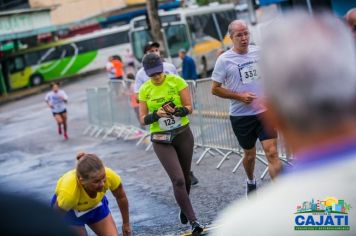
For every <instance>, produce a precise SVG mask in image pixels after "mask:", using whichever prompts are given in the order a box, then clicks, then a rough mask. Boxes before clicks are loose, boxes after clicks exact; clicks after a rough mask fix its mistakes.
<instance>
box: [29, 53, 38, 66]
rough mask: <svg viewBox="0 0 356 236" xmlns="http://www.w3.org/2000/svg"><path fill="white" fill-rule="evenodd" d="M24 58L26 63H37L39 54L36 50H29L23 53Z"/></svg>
mask: <svg viewBox="0 0 356 236" xmlns="http://www.w3.org/2000/svg"><path fill="white" fill-rule="evenodd" d="M25 59H26V62H27V64H28V65H30V66H32V65H37V64H38V63H39V60H40V55H39V54H38V52H30V53H27V54H25Z"/></svg>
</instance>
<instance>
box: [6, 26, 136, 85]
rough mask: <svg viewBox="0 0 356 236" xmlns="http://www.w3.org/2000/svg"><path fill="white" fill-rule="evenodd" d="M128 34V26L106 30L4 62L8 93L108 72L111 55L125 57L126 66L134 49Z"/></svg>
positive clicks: (36, 49) (45, 46)
mask: <svg viewBox="0 0 356 236" xmlns="http://www.w3.org/2000/svg"><path fill="white" fill-rule="evenodd" d="M128 31H129V26H128V25H124V26H119V27H114V28H110V29H103V30H99V31H95V32H92V33H89V34H85V35H79V36H75V37H73V38H68V39H64V40H59V41H56V42H53V43H49V44H46V45H41V46H38V47H34V48H30V49H25V50H21V51H18V52H16V53H13V54H10V55H8V56H6V57H5V58H1V59H0V60H1V61H0V63H1V66H0V68H2V72H3V73H2V74H3V77H4V80H5V84H6V87H7V90H9V91H12V90H16V89H19V88H24V87H31V86H36V85H40V84H42V83H44V82H47V81H52V80H55V79H59V78H63V77H70V76H73V75H76V74H81V73H86V72H89V71H93V70H98V69H101V68H105V64H106V62H107V59H108V57H109V56H111V55H119V56H121V57H122V58H123V61H124V63H125V58H124V55H125V53H126V51H127V50H129V49H130V43H129V37H128Z"/></svg>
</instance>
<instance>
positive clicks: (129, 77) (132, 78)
mask: <svg viewBox="0 0 356 236" xmlns="http://www.w3.org/2000/svg"><path fill="white" fill-rule="evenodd" d="M126 78H127V80H128V81H129V85H128V86H129V91H128V95H129V96H130V106H131V107H132V108H133V109H134V111H135V115H136V118H137V121H138V122H139V124H140V128H141V129H143V130H144V129H145V126H144V125H142V124H141V122H140V115H139V101H138V98H137V95H136V93H135V91H134V88H135V75H134V74H132V73H128V74H127V75H126ZM138 134H141V132H138Z"/></svg>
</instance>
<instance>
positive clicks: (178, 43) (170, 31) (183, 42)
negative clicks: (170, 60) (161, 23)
mask: <svg viewBox="0 0 356 236" xmlns="http://www.w3.org/2000/svg"><path fill="white" fill-rule="evenodd" d="M165 34H166V38H167V43H168V47H169V52H170V54H171V56H172V57H177V56H178V52H179V49H181V48H183V49H185V50H187V51H188V49H189V39H188V35H187V29H186V27H185V26H184V25H169V26H167V27H165Z"/></svg>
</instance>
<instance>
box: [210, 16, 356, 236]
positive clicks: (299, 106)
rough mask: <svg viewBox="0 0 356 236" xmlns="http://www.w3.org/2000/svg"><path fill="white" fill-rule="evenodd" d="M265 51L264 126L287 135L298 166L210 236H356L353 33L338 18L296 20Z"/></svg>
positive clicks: (279, 25) (272, 33) (283, 24)
mask: <svg viewBox="0 0 356 236" xmlns="http://www.w3.org/2000/svg"><path fill="white" fill-rule="evenodd" d="M296 42H297V43H296ZM261 47H262V48H263V51H262V55H261V61H260V62H261V64H260V66H261V72H262V76H263V78H264V89H265V93H266V106H267V107H268V116H267V121H268V122H271V123H273V124H274V125H276V127H277V128H278V129H279V131H280V132H281V134H282V135H283V137H284V140H285V142H286V144H287V145H288V147H289V148H291V150H292V151H293V154H294V156H295V163H294V164H295V165H294V167H293V168H291V169H290V170H287V171H286V172H285V173H284V175H282V176H281V177H280V178H279V179H277V180H276V181H275V183H274V184H273V185H268V187H266V188H264V189H262V190H261V191H260V192H259V194H258V195H259V196H258V197H256V196H253V197H251V198H250V199H249V201H248V202H247V201H240V202H237V203H235V204H233V205H231V206H230V207H229V208H228V209H226V210H225V211H224V212H223V214H221V215H220V217H219V219H218V221H217V224H219V223H222V227H220V228H219V229H217V230H215V231H214V233H213V234H212V235H213V236H229V235H249V236H254V235H273V236H278V235H356V210H355V209H353V208H355V206H356V192H355V191H354V187H352V181H353V180H355V179H356V172H355V167H356V111H355V109H356V103H355V102H356V66H355V65H356V59H355V44H354V41H353V38H352V35H351V33H350V31H349V30H348V29H347V27H346V26H345V25H344V24H343V23H342V22H341V21H340V20H338V19H336V18H335V17H334V16H331V15H327V14H323V15H314V16H310V15H307V14H306V13H304V12H294V13H291V14H290V15H288V16H286V17H284V18H282V19H281V20H280V21H277V22H276V23H274V24H273V25H272V26H271V29H270V30H269V32H268V34H267V35H266V37H265V38H264V40H263V43H262V45H261ZM308 227H309V230H308ZM335 227H339V228H338V229H337V228H335ZM310 229H312V230H310ZM327 229H329V230H327ZM340 229H343V230H340ZM301 230H302V231H301ZM326 230H327V231H326Z"/></svg>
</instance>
